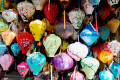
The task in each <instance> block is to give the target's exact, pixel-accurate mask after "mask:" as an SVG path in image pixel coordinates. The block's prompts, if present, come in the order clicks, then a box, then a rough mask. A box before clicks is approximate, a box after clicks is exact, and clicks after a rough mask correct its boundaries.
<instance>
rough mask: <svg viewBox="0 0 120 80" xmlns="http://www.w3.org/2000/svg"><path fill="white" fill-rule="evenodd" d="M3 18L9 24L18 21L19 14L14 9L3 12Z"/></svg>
mask: <svg viewBox="0 0 120 80" xmlns="http://www.w3.org/2000/svg"><path fill="white" fill-rule="evenodd" d="M2 17H3V18H4V19H5V20H6V21H7V22H12V21H14V20H17V18H18V16H17V13H15V12H14V11H13V10H12V9H9V10H4V11H3V12H2Z"/></svg>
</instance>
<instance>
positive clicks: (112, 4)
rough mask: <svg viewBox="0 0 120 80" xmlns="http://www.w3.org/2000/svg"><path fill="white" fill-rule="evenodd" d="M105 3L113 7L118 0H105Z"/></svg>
mask: <svg viewBox="0 0 120 80" xmlns="http://www.w3.org/2000/svg"><path fill="white" fill-rule="evenodd" d="M107 2H108V3H109V4H110V5H111V6H114V5H116V4H118V3H119V0H107Z"/></svg>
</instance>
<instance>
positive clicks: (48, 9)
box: [44, 3, 59, 23]
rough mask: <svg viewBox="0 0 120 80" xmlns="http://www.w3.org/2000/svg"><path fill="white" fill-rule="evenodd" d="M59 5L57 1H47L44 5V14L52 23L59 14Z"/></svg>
mask: <svg viewBox="0 0 120 80" xmlns="http://www.w3.org/2000/svg"><path fill="white" fill-rule="evenodd" d="M58 11H59V7H58V5H57V4H56V3H47V4H46V5H45V6H44V14H45V16H46V18H47V19H48V20H49V21H50V23H54V21H55V19H56V17H57V15H58Z"/></svg>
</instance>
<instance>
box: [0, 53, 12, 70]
mask: <svg viewBox="0 0 120 80" xmlns="http://www.w3.org/2000/svg"><path fill="white" fill-rule="evenodd" d="M13 61H14V57H13V56H11V55H10V54H5V55H3V56H1V57H0V65H1V66H2V68H3V70H8V69H9V67H10V66H11V65H12V63H13Z"/></svg>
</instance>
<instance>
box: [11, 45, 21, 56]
mask: <svg viewBox="0 0 120 80" xmlns="http://www.w3.org/2000/svg"><path fill="white" fill-rule="evenodd" d="M11 50H12V52H13V54H14V56H17V55H18V53H19V52H20V47H19V45H18V43H14V44H12V45H11Z"/></svg>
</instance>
